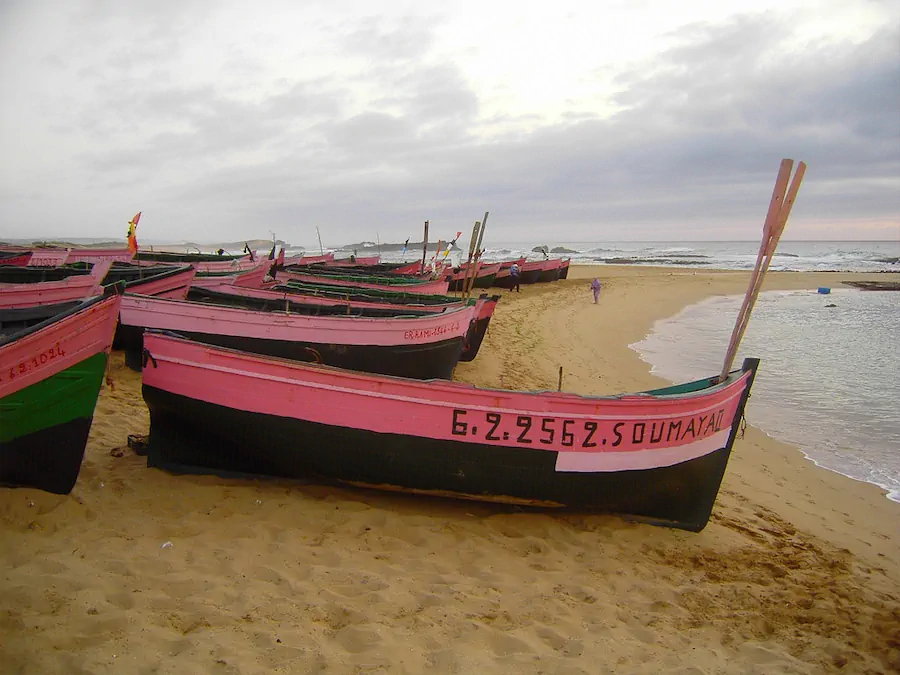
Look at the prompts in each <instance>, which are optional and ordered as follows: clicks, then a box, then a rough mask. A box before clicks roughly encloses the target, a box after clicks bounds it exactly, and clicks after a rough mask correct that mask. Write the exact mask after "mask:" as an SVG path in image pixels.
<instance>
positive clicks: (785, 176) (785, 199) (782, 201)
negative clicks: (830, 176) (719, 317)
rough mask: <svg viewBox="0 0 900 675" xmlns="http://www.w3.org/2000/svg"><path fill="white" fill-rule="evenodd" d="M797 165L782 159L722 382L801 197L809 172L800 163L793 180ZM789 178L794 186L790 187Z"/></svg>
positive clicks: (723, 370)
mask: <svg viewBox="0 0 900 675" xmlns="http://www.w3.org/2000/svg"><path fill="white" fill-rule="evenodd" d="M793 167H794V160H792V159H783V160H781V167H780V168H779V170H778V178H777V179H776V180H775V190H774V191H773V192H772V201H771V202H770V203H769V213H768V214H767V215H766V222H765V225H764V226H763V237H762V242H761V243H760V246H759V254H758V255H757V257H756V266H755V267H754V268H753V274H752V275H751V277H750V285H749V287H748V288H747V294H746V295H745V296H744V302H743V304H742V305H741V311H740V312H739V313H738V316H737V320H736V321H735V324H734V330H733V331H732V333H731V340H730V342H729V343H728V352H727V353H726V354H725V363H724V365H723V366H722V374H721V375H720V376H719V381H723V380H724V379H725V378H726V377H728V373H729V371H730V370H731V365H732V363H734V359H735V356H737V351H738V347H740V344H741V339H742V338H743V337H744V331H745V330H746V329H747V324H748V323H749V321H750V314H751V313H752V312H753V306H754V305H755V304H756V298H757V296H758V295H759V290H760V288H761V287H762V284H763V279H764V278H765V276H766V271H768V269H769V264H770V263H771V262H772V257H773V256H774V255H775V249H776V248H777V247H778V240H779V239H781V233H782V232H784V228H785V225H787V220H788V216H790V215H791V208H792V207H793V206H794V200H796V199H797V192H799V190H800V183H801V182H802V181H803V176H804V174H805V173H806V164H804V163H803V162H799V163H798V164H797V171H796V172H795V173H794V177H793V179H792V180H791V170H792V169H793ZM789 181H790V187H788V182H789Z"/></svg>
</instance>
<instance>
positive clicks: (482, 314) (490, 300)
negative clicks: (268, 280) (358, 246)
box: [204, 284, 500, 361]
mask: <svg viewBox="0 0 900 675" xmlns="http://www.w3.org/2000/svg"><path fill="white" fill-rule="evenodd" d="M204 288H208V290H211V291H216V292H219V293H225V294H231V295H240V296H244V297H252V298H258V299H261V300H268V301H269V302H272V303H275V304H276V305H279V304H283V303H284V302H285V301H286V300H287V301H291V302H297V303H302V304H304V305H316V306H325V307H329V308H331V309H332V310H333V311H332V312H331V314H332V315H338V314H346V315H362V316H383V317H390V316H394V317H396V316H403V315H414V316H426V315H428V314H438V313H442V312H447V311H449V310H452V309H458V308H460V307H464V306H466V305H471V306H473V307H474V308H475V319H474V321H473V322H472V324H471V327H470V329H469V331H468V332H467V333H466V336H465V339H464V340H463V347H462V351H461V352H460V355H459V360H460V361H472V360H473V359H474V358H475V357H476V356H478V351H479V349H481V343H482V341H483V340H484V336H485V334H486V333H487V329H488V326H489V325H490V322H491V317H493V315H494V309H496V307H497V302H498V301H499V300H500V296H499V295H494V296H490V297H489V296H488V295H487V294H486V293H482V294H481V295H480V296H479V297H478V298H472V299H469V300H460V299H459V298H453V297H451V296H443V295H441V296H426V295H418V296H417V295H416V294H415V293H410V294H408V295H407V296H405V297H408V298H409V299H408V300H405V301H404V302H402V303H401V302H398V301H396V300H394V299H387V300H386V299H385V298H384V297H383V296H384V295H387V294H386V293H385V294H382V297H379V296H376V295H372V296H365V295H363V294H358V295H354V296H353V299H345V297H347V298H349V297H350V296H349V295H348V296H344V297H342V296H341V295H340V294H336V295H321V294H316V293H313V294H302V293H298V292H297V291H298V289H296V288H294V287H293V286H291V285H281V286H272V287H271V288H266V289H260V288H248V287H243V286H234V285H226V284H223V285H222V286H218V287H204ZM326 288H327V287H326ZM398 295H401V296H402V294H398ZM417 297H419V298H439V299H442V300H447V301H449V302H444V303H441V304H436V303H435V304H419V303H416V302H415V299H416V298H417ZM322 313H324V312H322Z"/></svg>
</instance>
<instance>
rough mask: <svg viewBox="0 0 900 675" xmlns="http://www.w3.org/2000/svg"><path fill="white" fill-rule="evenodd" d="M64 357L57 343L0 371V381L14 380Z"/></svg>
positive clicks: (64, 353) (63, 351)
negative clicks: (57, 358)
mask: <svg viewBox="0 0 900 675" xmlns="http://www.w3.org/2000/svg"><path fill="white" fill-rule="evenodd" d="M65 355H66V352H65V350H63V348H62V347H60V346H59V343H58V342H57V343H56V344H55V345H53V346H52V347H50V349H45V350H42V351H41V352H40V353H38V354H36V355H35V356H32V357H31V358H28V359H23V360H22V361H19V362H18V363H17V364H16V365H14V366H12V367H10V368H8V369H7V368H4V369H3V370H2V371H0V381H2V380H4V379H6V380H14V379H15V378H17V377H19V376H20V375H27V374H28V373H30V372H31V371H32V370H36V369H38V368H40V367H41V366H44V365H46V364H48V363H50V361H52V360H53V359H55V358H56V357H57V356H65ZM4 376H5V377H4Z"/></svg>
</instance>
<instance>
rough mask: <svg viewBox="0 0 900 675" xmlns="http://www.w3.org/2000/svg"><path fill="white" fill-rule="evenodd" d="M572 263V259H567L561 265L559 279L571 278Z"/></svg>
mask: <svg viewBox="0 0 900 675" xmlns="http://www.w3.org/2000/svg"><path fill="white" fill-rule="evenodd" d="M570 262H572V259H571V258H566V259H565V260H563V261H562V262H560V263H559V278H560V279H566V278H567V277H568V276H569V263H570Z"/></svg>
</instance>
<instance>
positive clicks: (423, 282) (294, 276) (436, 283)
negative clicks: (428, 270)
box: [278, 266, 448, 295]
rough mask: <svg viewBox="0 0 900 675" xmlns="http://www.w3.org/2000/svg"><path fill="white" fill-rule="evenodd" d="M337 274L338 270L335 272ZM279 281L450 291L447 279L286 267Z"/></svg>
mask: <svg viewBox="0 0 900 675" xmlns="http://www.w3.org/2000/svg"><path fill="white" fill-rule="evenodd" d="M335 272H337V270H335ZM278 279H279V280H288V281H290V280H294V281H301V282H305V283H312V284H328V285H332V286H354V287H356V288H370V289H374V290H392V291H397V290H399V291H403V292H405V293H427V294H430V295H445V294H446V293H447V289H448V282H447V280H446V279H437V280H433V281H432V280H428V279H418V278H409V277H404V276H401V275H390V274H385V275H382V276H372V275H367V276H362V275H353V274H340V273H334V274H325V273H324V272H322V271H319V272H317V273H310V272H309V271H305V270H304V269H303V268H301V267H296V266H294V267H287V266H286V267H285V268H284V270H283V271H279V272H278Z"/></svg>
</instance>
